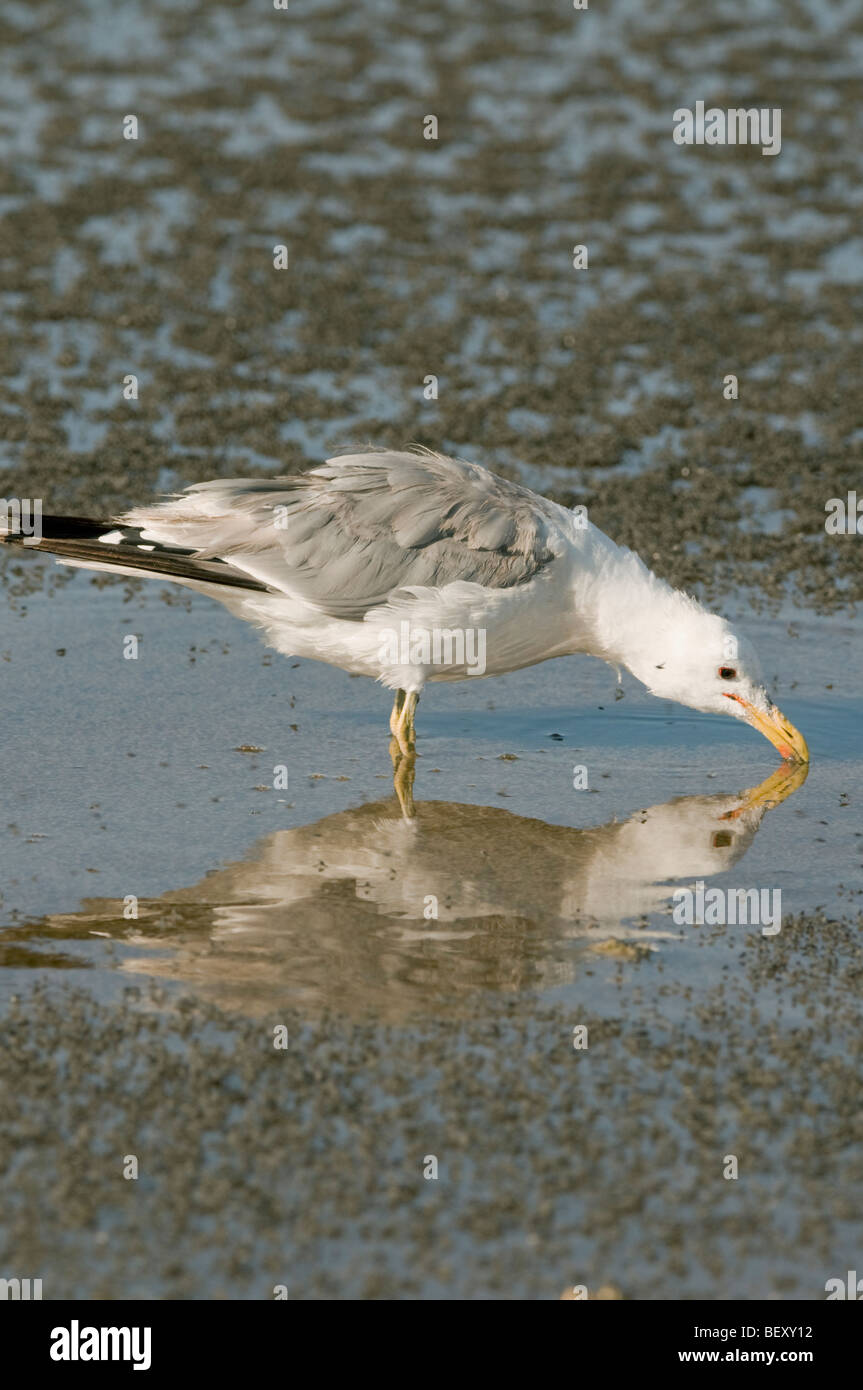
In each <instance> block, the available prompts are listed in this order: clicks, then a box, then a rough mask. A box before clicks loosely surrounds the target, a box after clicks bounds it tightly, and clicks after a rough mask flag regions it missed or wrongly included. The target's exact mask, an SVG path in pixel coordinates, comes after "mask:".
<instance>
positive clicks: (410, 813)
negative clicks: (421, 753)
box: [390, 739, 416, 820]
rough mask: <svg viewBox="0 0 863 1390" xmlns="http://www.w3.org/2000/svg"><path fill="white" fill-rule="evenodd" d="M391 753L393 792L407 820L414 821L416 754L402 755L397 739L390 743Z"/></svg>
mask: <svg viewBox="0 0 863 1390" xmlns="http://www.w3.org/2000/svg"><path fill="white" fill-rule="evenodd" d="M390 753H391V755H392V760H393V791H394V792H395V794H396V796H397V797H398V799H399V805H400V806H401V808H402V815H403V816H404V818H405V820H413V819H414V817H415V816H416V810H415V808H414V770H415V768H416V754H415V753H402V752H401V751H400V749H399V746H398V743H397V742H396V740H395V739H393V740H392V742H391V743H390Z"/></svg>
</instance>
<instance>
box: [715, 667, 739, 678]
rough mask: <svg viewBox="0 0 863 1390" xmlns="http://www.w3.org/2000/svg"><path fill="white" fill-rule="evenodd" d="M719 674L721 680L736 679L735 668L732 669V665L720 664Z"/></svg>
mask: <svg viewBox="0 0 863 1390" xmlns="http://www.w3.org/2000/svg"><path fill="white" fill-rule="evenodd" d="M719 674H720V676H721V678H722V680H724V681H735V680H737V672H736V671H735V669H734V667H733V666H720V668H719Z"/></svg>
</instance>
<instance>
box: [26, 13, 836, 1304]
mask: <svg viewBox="0 0 863 1390" xmlns="http://www.w3.org/2000/svg"><path fill="white" fill-rule="evenodd" d="M502 13H503V15H504V22H502V20H501V14H502ZM274 22H276V23H278V24H281V25H282V28H281V29H279V30H277V31H274V29H273V23H274ZM3 26H4V45H3V52H2V57H0V66H2V72H3V79H4V80H3V83H2V84H0V147H2V153H3V156H4V158H3V161H2V167H3V170H4V173H3V176H2V179H3V181H2V184H0V304H2V307H3V316H2V319H3V321H2V325H0V421H2V430H0V482H2V486H0V491H2V493H3V495H4V496H6V497H10V496H18V495H24V496H31V497H42V498H43V499H44V505H45V510H46V511H50V510H54V511H62V512H75V511H78V510H80V511H82V512H85V513H87V514H90V515H103V514H109V513H113V512H115V511H117V510H118V509H120V508H122V507H125V506H128V505H130V504H132V503H135V502H141V501H143V500H144V499H146V498H148V497H150V496H152V495H153V494H154V493H156V492H159V491H160V490H165V489H171V488H174V487H178V486H181V485H183V484H185V483H188V482H192V481H196V480H199V479H202V478H206V477H212V476H216V475H219V474H222V475H225V474H234V473H236V474H249V473H252V474H255V473H268V472H269V473H279V472H285V471H295V470H296V469H298V468H300V467H302V466H304V465H306V464H307V463H310V462H313V461H315V462H317V461H319V460H320V459H321V458H322V457H323V456H324V455H325V454H326V453H327V452H328V451H332V450H333V449H335V448H338V447H341V446H345V445H347V446H355V445H357V444H362V443H364V442H366V441H374V442H376V443H378V444H388V445H394V446H403V445H404V444H405V443H407V442H409V441H411V440H419V441H421V442H423V443H426V444H429V445H431V446H433V447H438V448H444V449H449V450H451V451H454V452H459V453H462V454H463V455H465V456H467V457H470V458H475V459H477V460H479V461H481V462H485V463H487V464H489V465H490V466H492V467H497V468H499V469H502V470H503V471H505V472H507V473H508V474H510V475H512V476H517V477H521V478H523V479H524V481H526V482H527V483H528V484H529V485H530V486H534V487H537V488H539V489H541V490H549V491H552V492H554V494H555V495H556V496H558V497H560V498H561V499H563V500H566V499H568V498H569V499H571V500H576V499H578V500H586V501H587V502H588V504H589V506H590V512H591V517H592V518H593V519H594V520H595V521H596V522H597V523H598V524H599V525H601V526H603V527H604V528H605V529H607V530H608V531H609V533H610V534H612V535H613V536H614V537H615V539H618V540H620V541H622V542H625V543H628V544H631V545H633V546H634V547H635V548H637V549H638V550H639V551H640V553H642V554H643V555H644V557H645V559H646V560H648V562H650V563H652V564H653V565H655V566H656V568H657V570H658V571H659V572H661V573H662V574H663V575H665V576H666V577H668V578H669V579H671V580H672V581H673V582H675V583H679V584H682V585H687V586H690V587H697V588H698V589H699V591H701V592H703V593H706V594H707V595H712V596H713V597H714V598H715V600H716V606H717V607H720V608H721V609H722V610H724V611H726V612H727V613H728V614H729V616H732V617H738V618H739V619H740V621H741V623H742V625H743V626H744V627H745V628H746V630H747V631H748V632H749V633H750V635H751V636H753V637H754V639H755V640H756V644H757V646H758V648H759V650H760V653H761V656H762V660H763V665H764V669H765V672H766V673H767V675H768V679H769V684H770V687H771V691H772V693H773V695H774V697H775V699H776V701H777V702H778V704H779V705H780V707H781V708H782V709H783V710H784V711H785V713H786V714H787V715H788V716H789V717H790V718H791V719H792V720H793V722H794V723H795V724H796V725H797V726H798V727H799V728H800V729H801V730H802V731H803V733H804V734H805V736H806V738H807V740H808V742H809V745H810V749H811V751H812V763H811V767H810V770H809V773H808V777H806V778H805V780H804V779H803V778H802V777H799V776H798V777H794V776H793V775H792V774H789V773H787V772H786V773H785V774H783V773H782V771H781V769H778V764H777V760H776V755H775V752H774V750H773V749H772V748H771V747H770V746H769V745H768V744H767V742H766V741H765V740H763V739H761V738H760V737H759V736H758V735H756V734H755V733H754V732H752V731H750V730H748V729H746V728H744V727H742V726H741V725H739V724H736V723H735V722H733V721H732V720H723V719H718V718H709V717H707V716H700V715H697V714H695V713H693V712H691V711H687V710H684V709H681V708H680V707H676V706H670V705H664V704H661V703H659V702H657V701H655V700H652V699H650V698H649V697H647V696H646V695H645V694H644V693H643V692H642V691H641V690H640V688H639V687H638V686H637V684H636V683H635V682H634V681H633V680H632V679H631V678H629V677H628V676H626V675H624V678H623V683H622V686H621V687H620V689H618V687H617V685H616V677H615V674H614V673H613V672H611V671H610V670H609V669H608V668H606V667H603V666H601V665H599V664H598V663H594V662H591V661H589V660H586V659H566V660H563V661H557V662H551V663H547V664H545V665H543V666H539V667H535V668H533V669H531V670H527V671H523V672H519V673H516V674H513V675H511V676H508V677H505V678H502V679H496V680H477V681H472V680H468V681H465V682H464V683H462V684H461V685H458V686H438V687H433V688H431V689H430V690H429V691H427V693H426V695H425V696H424V698H423V701H422V704H421V707H420V710H419V719H418V732H419V755H420V756H419V758H418V760H417V771H416V786H415V796H416V801H417V811H418V814H417V818H416V820H415V822H414V823H412V824H411V825H407V824H405V823H404V821H403V820H402V819H401V817H400V814H399V808H398V805H397V802H396V800H395V798H394V796H393V795H392V789H391V781H392V773H391V767H390V760H389V755H388V750H387V744H388V736H387V717H388V705H389V699H388V696H387V694H386V693H385V692H383V691H381V690H380V689H378V688H376V687H375V686H374V685H373V684H371V683H370V682H368V681H364V680H359V679H357V680H352V679H350V678H349V677H347V676H346V675H344V674H343V673H341V672H339V671H335V670H331V669H329V668H326V667H323V666H320V665H316V664H315V663H311V662H305V661H303V662H290V661H285V660H283V659H281V658H279V657H276V656H274V655H270V654H268V653H267V652H266V651H265V649H264V648H263V647H262V646H261V644H260V643H259V641H258V638H257V637H256V635H255V634H253V633H252V632H249V631H246V630H245V629H244V628H243V627H241V626H240V625H239V624H237V623H236V622H235V621H234V620H233V619H231V618H230V616H229V615H228V614H227V613H225V612H224V611H223V610H222V609H221V608H219V607H218V606H217V605H215V604H211V603H209V602H208V601H207V600H205V599H203V598H199V597H197V596H191V597H190V596H188V595H186V594H184V593H183V592H181V591H179V592H178V591H174V590H171V589H170V588H169V587H167V586H162V585H161V584H159V583H156V584H152V585H150V586H149V587H140V588H138V587H136V586H133V585H130V586H126V585H125V584H122V583H120V584H116V583H115V584H104V583H102V581H101V580H100V581H99V582H95V581H94V582H91V580H90V579H89V577H88V576H86V575H80V574H79V575H75V576H74V577H72V576H69V575H67V574H64V572H63V571H61V570H58V569H54V568H53V567H52V566H50V565H48V566H46V565H45V563H44V561H43V560H42V559H41V558H40V557H38V556H34V555H32V554H31V555H27V554H23V555H22V554H20V553H16V554H14V555H11V556H8V557H7V556H5V555H0V560H2V561H3V563H4V566H5V568H4V576H5V579H4V583H5V594H6V597H7V600H8V602H7V603H4V604H2V605H0V657H2V662H0V679H2V696H3V709H4V733H5V736H6V750H7V757H6V760H5V764H4V792H3V799H4V807H5V815H3V816H2V817H0V894H2V897H0V1096H2V1109H3V1115H4V1120H3V1124H2V1126H0V1172H2V1174H3V1177H2V1179H0V1213H2V1216H0V1275H3V1276H13V1275H14V1274H16V1273H17V1274H18V1275H19V1276H20V1277H27V1276H32V1277H42V1278H43V1280H44V1284H45V1297H46V1298H48V1297H62V1296H69V1295H73V1296H79V1297H120V1296H129V1297H145V1298H146V1297H180V1298H188V1297H205V1298H208V1297H224V1298H261V1297H264V1298H268V1297H271V1296H272V1286H273V1284H274V1282H286V1283H287V1284H288V1285H289V1287H290V1296H291V1298H303V1297H306V1298H310V1297H335V1298H338V1297H366V1298H376V1297H435V1296H443V1297H459V1298H484V1297H495V1298H507V1297H519V1298H523V1297H543V1298H545V1297H550V1298H557V1297H559V1295H560V1292H561V1290H562V1289H563V1288H564V1286H565V1285H568V1284H571V1283H573V1282H579V1283H581V1282H584V1283H586V1284H588V1286H589V1287H590V1288H591V1290H592V1291H595V1290H596V1289H597V1288H598V1287H599V1286H601V1285H607V1284H609V1283H611V1284H612V1285H613V1286H614V1287H615V1288H616V1289H618V1290H619V1291H620V1292H621V1293H622V1294H623V1296H624V1297H628V1298H648V1299H649V1298H674V1299H678V1298H684V1299H685V1298H697V1297H704V1298H718V1299H733V1298H762V1297H770V1298H818V1297H822V1296H823V1292H824V1284H825V1281H826V1280H827V1279H828V1278H830V1277H833V1276H836V1275H840V1276H841V1275H843V1274H844V1272H845V1271H846V1270H847V1269H854V1268H860V1248H861V1238H863V1223H861V1218H860V1206H859V1200H858V1194H859V1191H860V1184H861V1181H863V1128H861V1118H860V1117H861V1113H863V1108H861V1105H860V1082H859V1077H860V1068H861V1061H863V1054H861V1048H863V1043H861V1037H863V1034H861V1030H860V1002H859V995H860V981H861V979H863V950H861V914H860V906H861V900H863V876H861V872H860V870H861V845H863V821H861V817H860V809H859V790H858V788H859V783H860V774H861V761H863V745H861V740H860V732H859V731H860V727H861V714H863V707H862V706H863V697H861V676H863V646H861V635H863V621H861V619H860V618H859V617H857V616H855V614H854V611H853V601H854V599H855V598H857V599H859V597H860V596H861V594H863V565H861V563H860V551H859V549H858V548H856V547H859V546H860V545H861V544H863V542H861V541H860V538H855V537H853V536H846V537H838V538H828V537H827V536H826V535H825V532H824V525H823V523H824V506H825V502H826V500H827V499H828V498H829V497H832V496H837V495H838V496H844V495H845V493H846V492H847V491H848V490H849V489H851V488H853V487H858V488H859V481H860V478H859V474H860V428H859V421H860V387H859V367H858V363H859V356H860V339H861V328H860V324H861V322H863V314H861V310H863V303H861V295H863V270H861V267H863V258H861V253H860V240H859V236H858V234H857V228H858V224H859V207H860V192H859V190H860V186H861V185H860V174H861V172H863V170H861V151H860V147H859V139H858V138H857V130H858V125H859V116H860V108H861V98H863V89H861V83H860V77H859V62H858V61H857V59H858V57H859V55H860V53H861V51H863V48H861V45H863V29H861V19H860V15H859V13H858V12H857V11H856V10H855V9H854V8H853V7H850V6H838V5H826V4H818V5H812V6H808V7H806V9H805V10H802V9H797V8H796V7H793V9H792V11H789V9H788V7H787V6H786V5H784V4H780V3H779V0H775V2H774V0H759V3H758V4H757V5H755V4H753V5H752V6H750V7H748V8H747V10H746V12H745V14H743V13H741V15H739V16H737V15H732V16H730V17H729V15H727V14H726V15H724V17H723V19H722V22H721V24H720V23H719V22H718V20H717V18H716V16H714V15H713V14H712V13H711V12H710V11H709V10H704V9H693V8H692V7H687V6H684V5H680V4H677V3H675V0H662V3H658V4H653V5H650V6H647V7H645V6H644V5H641V4H632V3H628V0H627V2H626V3H624V0H618V3H617V4H614V3H612V4H610V5H608V6H607V7H602V8H601V9H600V8H599V7H597V8H591V9H590V10H589V11H588V12H586V13H584V14H574V13H570V12H568V11H565V10H564V8H563V7H560V6H551V7H547V9H543V8H542V7H541V8H540V10H539V11H536V10H535V9H533V10H531V12H530V13H528V12H526V11H525V10H524V8H523V7H522V6H516V5H512V6H508V5H506V4H504V5H503V6H502V7H501V6H499V5H495V6H494V7H482V6H479V7H477V6H474V5H471V6H465V5H464V4H463V3H460V0H448V3H445V4H443V5H439V6H436V7H434V9H433V10H431V11H428V10H426V11H423V10H417V8H416V7H415V6H401V5H398V4H396V3H394V2H393V3H381V4H371V3H368V4H363V5H360V6H355V7H351V8H350V9H349V10H348V11H345V10H344V8H343V7H341V8H338V9H337V8H336V7H334V6H332V5H327V4H317V5H314V6H310V7H308V6H307V7H305V9H304V12H303V14H302V15H300V14H299V13H298V12H297V11H296V9H295V7H292V8H291V11H290V12H289V17H287V16H279V17H278V19H277V20H275V21H274V17H273V16H272V15H270V14H268V13H267V14H264V13H263V11H262V10H261V9H260V7H258V6H253V5H243V4H239V5H235V4H228V3H219V0H216V3H208V4H207V5H206V6H204V5H200V4H198V3H195V2H194V0H190V3H186V4H183V5H177V4H175V3H174V0H171V2H170V3H168V0H165V3H151V4H148V5H146V6H138V5H135V4H128V5H126V4H124V5H123V6H120V7H119V8H118V7H117V6H115V5H113V4H109V3H108V0H88V3H87V4H86V5H85V6H84V7H77V8H73V9H66V8H62V7H57V6H55V5H53V4H51V3H49V2H48V0H45V3H34V4H32V5H28V6H26V7H25V6H23V5H17V4H10V5H7V6H6V7H5V8H4V17H3ZM698 98H703V99H705V100H707V101H708V102H709V101H716V102H717V103H718V104H721V105H724V104H726V102H728V103H729V104H730V103H732V102H734V103H739V104H750V103H752V102H756V101H757V102H758V104H759V105H760V104H769V105H781V106H782V109H783V135H784V142H783V150H782V153H781V155H780V156H778V157H777V158H776V159H765V158H764V157H762V156H761V154H760V153H759V152H758V151H757V150H751V149H748V150H747V149H737V150H730V149H722V150H715V149H712V150H708V149H704V148H701V149H695V148H693V149H687V150H681V149H680V148H679V147H676V146H675V145H674V144H673V142H672V141H671V138H670V129H671V115H672V112H673V110H674V109H675V108H676V107H678V106H680V105H686V104H692V103H693V102H694V101H695V100H697V99H698ZM127 111H137V112H138V113H139V115H140V119H141V132H142V134H141V139H140V141H139V142H137V143H136V144H132V143H131V142H122V141H121V140H120V139H119V135H118V123H119V121H120V118H121V116H122V114H124V113H125V112H127ZM428 111H433V112H437V113H438V115H439V117H440V125H441V140H440V141H439V142H438V144H437V145H436V146H433V147H429V146H428V145H426V144H425V143H424V142H423V141H422V139H421V133H420V132H421V121H422V117H423V116H424V114H425V113H426V112H428ZM282 241H285V242H286V243H287V244H288V245H289V248H290V253H291V267H292V269H291V273H290V274H289V275H287V276H286V277H284V278H283V279H279V278H278V277H277V276H275V275H274V272H273V271H272V270H271V269H270V266H271V258H272V247H273V245H274V244H275V243H277V242H282ZM575 242H586V243H589V245H590V248H591V263H590V271H589V274H585V275H582V276H580V277H579V276H578V275H576V273H575V272H573V270H572V269H571V248H572V245H573V243H575ZM130 371H134V372H135V373H136V374H137V375H138V377H139V383H140V399H139V400H138V401H137V402H135V403H129V402H124V401H123V400H122V396H121V383H122V379H123V376H124V375H125V374H126V373H127V372H130ZM729 371H733V372H736V373H738V374H739V376H740V382H741V391H740V398H739V400H738V401H736V402H734V403H733V404H731V403H729V402H726V401H724V400H723V397H722V391H721V384H722V380H723V377H724V375H725V373H727V372H729ZM428 373H434V374H435V375H437V376H438V377H439V384H440V395H439V399H438V400H437V401H426V400H425V399H424V398H423V394H422V383H423V380H424V378H425V377H426V376H427V374H428ZM822 614H823V616H822ZM128 634H136V635H137V636H138V637H139V639H140V653H139V657H138V659H137V660H135V661H129V660H125V659H124V658H123V642H124V638H125V637H126V636H127V635H128ZM621 693H622V697H621ZM277 766H279V767H280V766H284V767H285V768H287V772H288V787H287V789H284V790H282V789H279V790H277V789H276V788H275V787H274V785H273V781H274V768H276V767H277ZM575 769H583V770H584V776H585V777H586V786H584V787H580V786H579V787H578V788H577V787H576V785H574V781H579V782H580V781H581V780H583V778H575V777H574V773H575ZM696 883H704V884H705V885H706V887H707V888H715V887H720V888H724V889H749V888H758V889H766V890H768V891H769V892H770V893H774V892H781V911H782V917H781V929H780V930H779V931H778V932H777V933H775V934H773V935H766V934H765V933H764V932H763V930H762V926H761V924H758V923H752V924H748V925H728V926H722V925H715V926H711V925H701V926H699V925H691V926H687V925H685V924H682V925H681V924H679V923H678V922H675V920H674V918H673V916H672V898H673V894H674V891H675V889H676V888H680V887H681V886H692V885H694V884H696ZM131 899H135V900H136V902H137V916H131V915H124V907H125V909H126V911H127V912H128V911H129V904H128V901H127V900H131ZM432 902H434V903H435V905H436V911H437V916H436V917H435V916H433V915H431V916H429V915H426V914H427V913H428V912H429V911H430V910H431V907H430V905H431V904H432ZM279 1026H283V1027H286V1028H287V1029H288V1032H289V1037H290V1044H289V1047H288V1048H287V1050H286V1051H283V1052H281V1051H276V1050H275V1049H274V1047H273V1029H274V1028H275V1027H279ZM576 1028H587V1030H588V1036H589V1045H588V1046H587V1047H586V1048H583V1049H580V1050H576V1049H575V1048H574V1046H573V1040H574V1036H575V1035H574V1031H573V1030H574V1029H576ZM130 1151H131V1152H135V1153H137V1154H139V1156H140V1159H141V1168H142V1176H141V1179H140V1181H139V1183H137V1184H123V1183H119V1182H117V1181H116V1179H117V1173H118V1171H119V1164H120V1160H121V1157H122V1155H124V1154H126V1153H128V1152H130ZM428 1154H433V1155H435V1156H437V1157H438V1159H439V1163H440V1177H439V1179H438V1181H437V1182H426V1181H425V1180H424V1179H423V1177H422V1169H423V1164H424V1161H425V1156H426V1155H428ZM729 1154H734V1155H735V1156H737V1158H738V1161H739V1165H740V1176H739V1179H738V1180H737V1181H735V1182H730V1181H726V1180H725V1179H724V1178H723V1176H722V1173H723V1166H724V1164H725V1160H726V1156H727V1155H729Z"/></svg>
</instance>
